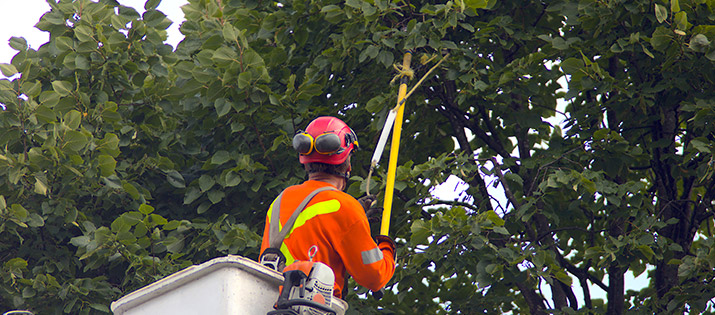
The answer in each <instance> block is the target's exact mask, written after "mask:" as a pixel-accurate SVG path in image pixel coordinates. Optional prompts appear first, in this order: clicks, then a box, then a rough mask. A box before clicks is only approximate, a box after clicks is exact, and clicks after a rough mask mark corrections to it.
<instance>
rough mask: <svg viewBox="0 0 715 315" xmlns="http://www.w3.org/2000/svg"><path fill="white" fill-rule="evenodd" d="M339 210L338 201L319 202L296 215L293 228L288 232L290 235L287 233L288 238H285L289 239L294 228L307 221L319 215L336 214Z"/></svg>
mask: <svg viewBox="0 0 715 315" xmlns="http://www.w3.org/2000/svg"><path fill="white" fill-rule="evenodd" d="M338 210H340V201H337V200H335V199H333V200H327V201H321V202H318V203H316V204H314V205H312V206H310V207H308V208H305V210H303V212H301V213H300V215H298V219H296V220H295V224H293V228H292V229H291V230H290V233H288V236H286V238H288V237H290V235H291V234H292V233H293V231H295V229H296V228H298V227H300V226H302V225H303V224H305V223H306V222H308V220H310V219H312V218H315V217H317V216H319V215H321V214H328V213H333V212H337V211H338Z"/></svg>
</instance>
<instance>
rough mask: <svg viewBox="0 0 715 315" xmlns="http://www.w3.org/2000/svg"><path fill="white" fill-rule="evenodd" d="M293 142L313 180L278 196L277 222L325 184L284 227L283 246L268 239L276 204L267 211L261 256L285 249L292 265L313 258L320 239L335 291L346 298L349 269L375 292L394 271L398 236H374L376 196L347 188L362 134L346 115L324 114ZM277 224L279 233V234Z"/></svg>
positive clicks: (320, 259)
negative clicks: (360, 194) (372, 220)
mask: <svg viewBox="0 0 715 315" xmlns="http://www.w3.org/2000/svg"><path fill="white" fill-rule="evenodd" d="M293 147H294V148H295V149H296V150H297V151H298V153H299V160H300V163H301V164H303V165H304V167H305V170H306V171H307V173H308V180H307V181H305V182H303V183H302V184H300V185H294V186H290V187H288V188H287V189H285V190H284V191H283V192H282V193H281V195H280V196H279V197H278V198H276V200H275V201H274V204H276V203H277V204H279V206H278V208H280V215H279V217H280V219H279V220H278V221H280V225H278V227H280V228H282V227H283V226H284V225H286V223H287V222H288V221H289V218H290V217H291V215H292V214H293V213H294V210H295V209H297V208H298V207H299V204H300V203H301V202H303V201H304V200H305V199H306V196H308V195H310V194H311V193H312V192H314V191H316V190H317V189H326V190H323V191H319V192H318V193H317V194H316V195H315V196H314V197H313V198H312V199H309V197H308V198H307V199H309V200H310V201H309V202H308V203H307V204H306V205H305V207H304V210H302V212H300V214H299V215H298V217H297V219H294V220H295V221H294V222H295V223H294V224H293V227H292V229H291V230H290V231H283V233H287V234H286V236H285V237H284V238H283V242H282V244H281V245H280V249H279V250H278V249H276V248H272V247H271V246H270V245H269V244H270V242H269V238H270V234H271V233H270V232H271V228H270V225H271V218H272V217H273V218H275V217H278V216H277V215H274V214H273V213H272V210H273V208H274V207H273V206H274V205H273V204H272V205H271V207H270V208H269V213H268V214H267V215H266V225H265V229H264V232H263V242H262V244H261V253H262V254H261V256H262V257H264V256H266V255H269V254H271V253H274V254H277V255H281V256H283V258H285V264H286V265H289V264H291V263H292V262H293V261H295V260H304V261H307V260H310V257H308V252H309V249H310V248H311V247H312V246H314V245H315V246H316V247H317V249H318V251H317V253H316V254H315V256H314V257H313V258H312V260H313V261H318V262H322V263H324V264H326V265H328V266H330V267H331V268H332V270H333V272H334V273H335V286H334V290H333V295H334V296H336V297H338V298H341V297H342V296H343V294H344V293H345V292H346V291H347V290H346V289H347V288H346V282H347V275H346V273H347V274H350V275H351V276H352V277H353V278H354V279H355V281H356V282H357V283H358V284H360V285H362V286H364V287H366V288H368V289H370V290H372V291H373V292H375V291H378V290H380V289H381V288H382V287H384V286H385V285H386V284H387V282H388V281H389V280H390V279H391V278H392V275H393V273H394V271H395V242H394V241H393V240H392V239H391V238H389V237H388V236H385V235H378V236H377V237H375V239H374V240H373V238H372V236H371V234H370V225H369V224H368V218H367V216H366V214H365V212H366V211H367V210H368V209H369V208H370V204H371V203H372V201H374V196H366V197H363V198H360V200H356V199H355V198H353V197H352V196H350V195H348V194H347V193H345V192H344V191H345V190H346V188H347V184H348V178H349V177H350V171H351V170H352V166H351V163H350V157H351V155H352V153H353V151H355V150H356V149H357V148H358V139H357V135H356V134H355V132H354V131H353V130H352V129H351V128H350V127H348V125H347V124H345V122H343V121H342V120H340V119H338V118H336V117H330V116H323V117H318V118H316V119H315V120H313V121H312V122H311V123H310V124H308V126H307V127H306V130H305V131H304V132H299V133H298V134H297V135H296V136H295V137H294V138H293ZM272 215H273V216H272ZM275 228H276V227H274V230H273V231H274V234H279V233H276V232H275V231H277V230H276V229H275ZM274 243H277V242H276V241H274ZM274 247H278V246H275V245H274ZM278 269H280V268H278ZM344 290H345V291H344Z"/></svg>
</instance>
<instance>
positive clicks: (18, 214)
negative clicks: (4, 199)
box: [10, 203, 30, 222]
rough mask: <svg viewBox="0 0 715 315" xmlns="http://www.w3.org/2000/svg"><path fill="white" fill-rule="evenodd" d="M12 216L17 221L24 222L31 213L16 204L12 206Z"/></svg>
mask: <svg viewBox="0 0 715 315" xmlns="http://www.w3.org/2000/svg"><path fill="white" fill-rule="evenodd" d="M10 215H11V216H12V217H13V218H15V219H18V220H20V221H23V222H24V221H25V219H27V216H28V215H30V212H29V211H27V209H25V207H23V206H22V205H19V204H16V203H14V204H12V206H10Z"/></svg>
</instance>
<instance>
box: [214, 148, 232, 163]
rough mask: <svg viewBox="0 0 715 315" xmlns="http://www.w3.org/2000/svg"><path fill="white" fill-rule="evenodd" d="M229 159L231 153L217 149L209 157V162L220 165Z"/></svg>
mask: <svg viewBox="0 0 715 315" xmlns="http://www.w3.org/2000/svg"><path fill="white" fill-rule="evenodd" d="M230 160H231V155H230V154H229V153H228V151H224V150H219V151H217V152H216V153H215V154H214V156H213V157H212V158H211V164H216V165H221V164H223V163H226V162H228V161H230Z"/></svg>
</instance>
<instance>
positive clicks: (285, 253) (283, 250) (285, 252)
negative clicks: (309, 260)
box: [281, 243, 295, 266]
mask: <svg viewBox="0 0 715 315" xmlns="http://www.w3.org/2000/svg"><path fill="white" fill-rule="evenodd" d="M281 253H283V256H285V258H286V266H288V265H290V264H292V263H293V262H294V261H295V258H293V255H292V254H291V253H290V251H289V250H288V246H286V244H285V243H281Z"/></svg>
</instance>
